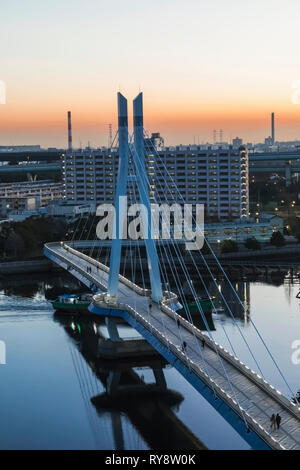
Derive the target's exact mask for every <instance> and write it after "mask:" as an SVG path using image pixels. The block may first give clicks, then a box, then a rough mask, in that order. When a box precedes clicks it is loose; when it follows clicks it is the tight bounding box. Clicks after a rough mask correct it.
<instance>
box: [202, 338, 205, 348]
mask: <svg viewBox="0 0 300 470" xmlns="http://www.w3.org/2000/svg"><path fill="white" fill-rule="evenodd" d="M204 346H205V339H202V348H203V349H204Z"/></svg>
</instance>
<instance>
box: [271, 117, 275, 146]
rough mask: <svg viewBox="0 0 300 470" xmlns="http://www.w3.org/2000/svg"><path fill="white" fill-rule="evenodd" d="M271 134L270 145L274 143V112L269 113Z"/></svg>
mask: <svg viewBox="0 0 300 470" xmlns="http://www.w3.org/2000/svg"><path fill="white" fill-rule="evenodd" d="M271 136H272V145H274V144H275V118H274V113H272V114H271Z"/></svg>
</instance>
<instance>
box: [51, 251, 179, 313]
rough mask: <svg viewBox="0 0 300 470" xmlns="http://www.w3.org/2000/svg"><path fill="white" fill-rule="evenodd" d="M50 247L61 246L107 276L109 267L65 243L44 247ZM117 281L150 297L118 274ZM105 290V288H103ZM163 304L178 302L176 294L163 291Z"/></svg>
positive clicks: (149, 292) (139, 293) (146, 291)
mask: <svg viewBox="0 0 300 470" xmlns="http://www.w3.org/2000/svg"><path fill="white" fill-rule="evenodd" d="M51 245H52V246H61V247H62V248H64V249H65V250H66V251H67V252H69V253H72V254H74V255H76V256H77V257H79V258H81V259H83V260H85V261H87V262H88V263H90V264H93V265H94V266H96V267H98V268H99V269H101V270H102V271H104V272H106V273H107V274H109V267H108V266H106V265H105V264H103V263H101V262H100V261H98V260H95V259H93V258H91V257H90V256H88V255H85V254H84V253H81V251H78V250H75V249H74V248H72V247H70V246H69V245H68V244H66V243H61V242H53V243H48V244H47V245H46V246H47V247H49V246H50V247H51ZM119 280H120V282H122V283H123V284H124V285H126V286H127V287H129V288H130V289H132V290H133V291H134V292H136V293H137V294H138V295H141V296H143V297H150V296H151V290H150V289H144V288H142V287H140V286H138V285H137V284H135V283H134V282H132V281H130V280H129V279H127V278H126V277H124V276H122V275H121V274H119ZM105 288H106V287H105ZM164 297H165V298H164V302H165V304H171V303H174V302H176V301H177V300H178V297H177V295H176V294H174V293H173V292H167V291H164Z"/></svg>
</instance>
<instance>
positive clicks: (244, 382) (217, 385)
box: [45, 244, 300, 450]
mask: <svg viewBox="0 0 300 470" xmlns="http://www.w3.org/2000/svg"><path fill="white" fill-rule="evenodd" d="M53 245H54V244H53ZM48 246H49V247H50V244H49V245H48ZM47 250H48V248H47V246H46V249H45V254H46V255H47V256H48V255H49V253H47ZM49 251H51V256H50V257H51V259H53V260H55V256H57V262H59V264H60V265H61V266H63V267H65V268H67V267H68V266H69V267H70V266H71V267H73V266H76V270H74V271H73V269H72V268H71V269H72V270H71V273H72V274H74V275H76V277H78V278H79V279H81V280H83V279H85V280H88V282H93V283H94V284H95V285H97V286H99V287H100V288H102V290H103V287H105V286H106V285H107V281H108V273H107V272H104V271H102V270H99V269H98V271H97V269H96V267H95V263H96V264H97V262H96V261H95V260H93V259H92V258H88V257H86V256H85V259H82V258H81V256H82V255H81V254H79V256H78V255H77V254H76V252H75V250H72V252H71V250H70V249H69V250H68V251H66V249H65V248H63V247H62V246H60V245H56V246H51V247H50V248H49ZM83 256H84V255H83ZM87 266H89V267H90V268H91V269H92V272H91V273H90V274H87V273H86V268H87ZM88 282H87V283H88ZM95 298H96V299H97V296H95ZM118 301H119V302H120V305H122V306H123V309H124V308H127V309H128V310H129V311H130V313H132V312H133V311H135V312H138V315H139V321H140V322H142V323H144V326H146V327H147V328H148V329H149V330H150V331H151V333H152V334H153V335H154V336H156V337H157V338H158V339H159V340H160V341H164V342H165V344H166V345H168V347H171V348H172V351H173V352H174V354H175V355H176V356H177V357H178V358H179V359H180V360H181V361H182V362H183V363H184V364H187V365H189V367H191V368H192V370H193V372H195V373H196V374H197V375H198V376H199V377H200V378H201V379H203V378H204V381H205V380H206V381H207V383H208V385H209V386H212V387H213V388H214V389H215V391H216V393H217V395H218V396H219V397H221V399H222V400H223V401H225V402H226V401H227V404H228V405H229V406H231V408H233V409H235V411H236V412H237V414H239V415H240V416H241V417H244V419H246V421H247V423H248V424H249V425H250V427H251V428H252V429H254V431H255V432H256V434H258V435H259V436H260V437H261V438H262V439H263V440H264V441H265V442H267V444H268V445H269V446H270V447H272V448H275V449H276V448H277V449H280V448H281V449H283V448H284V449H293V450H296V449H297V450H299V449H300V426H299V424H300V421H299V420H300V415H299V410H298V408H297V407H295V406H294V405H292V404H291V403H290V402H289V401H288V400H287V399H286V398H285V397H283V396H280V395H279V394H278V392H276V391H275V389H274V388H273V387H272V386H270V385H269V384H267V383H266V382H265V381H263V379H261V378H260V377H259V376H257V374H255V373H252V372H251V371H250V370H249V369H248V368H247V367H246V366H245V365H243V364H242V363H241V362H240V361H238V359H236V358H233V356H232V355H230V354H229V353H227V352H225V350H224V349H223V348H222V347H221V346H219V345H217V344H216V343H212V341H211V340H210V339H209V338H208V337H207V336H206V335H203V334H202V333H201V332H200V331H199V330H197V329H196V328H194V327H191V326H190V324H188V322H186V321H185V320H183V319H182V321H181V326H180V328H178V326H177V323H176V321H175V317H177V318H178V317H179V316H178V315H177V314H176V313H175V312H174V313H173V315H171V316H170V315H169V314H166V313H165V312H163V311H162V307H161V305H158V304H156V303H152V311H151V314H150V313H149V300H148V299H147V298H146V297H145V296H142V295H139V294H138V293H136V292H134V291H133V290H132V289H131V288H130V287H129V286H127V285H124V284H123V283H120V288H119V296H118ZM169 310H170V309H169ZM179 318H181V317H179ZM195 332H196V334H195ZM203 338H205V346H204V348H203V345H202V340H203ZM182 341H185V342H186V344H187V347H186V351H185V352H184V353H183V352H182V350H181V346H182ZM215 348H216V349H217V351H218V353H217V352H216V350H215ZM220 357H221V359H220ZM241 364H242V365H241ZM247 369H248V370H249V372H247ZM205 374H207V375H205ZM207 376H209V377H211V379H213V381H212V380H208V379H209V378H208V377H207ZM227 377H228V378H229V380H230V383H229V381H228V378H227ZM272 389H273V390H272ZM293 406H294V408H293ZM272 413H275V414H276V413H279V414H280V415H281V417H282V421H281V426H280V429H279V430H276V431H272V432H271V431H270V417H271V415H272Z"/></svg>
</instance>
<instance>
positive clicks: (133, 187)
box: [131, 181, 183, 349]
mask: <svg viewBox="0 0 300 470" xmlns="http://www.w3.org/2000/svg"><path fill="white" fill-rule="evenodd" d="M131 183H132V188H131V189H132V194H133V195H134V202H135V203H136V202H139V201H138V200H137V191H136V188H135V184H134V183H135V182H134V181H131ZM143 184H144V183H143ZM143 189H145V188H143ZM153 228H154V229H155V228H156V227H153ZM137 248H138V254H139V263H140V270H141V273H142V279H143V286H144V289H145V288H146V286H145V279H144V273H143V266H142V258H141V253H140V246H139V243H137ZM157 249H158V250H159V249H160V247H159V245H158V247H157ZM164 271H165V272H166V267H165V264H164V262H163V269H161V275H162V277H163V280H164V282H165V283H166V282H167V276H166V275H165V273H164ZM147 313H148V321H149V324H150V325H151V321H150V311H149V308H148V309H147ZM162 323H163V330H164V333H165V336H167V335H166V325H165V321H164V316H162ZM180 336H181V335H180ZM182 341H183V340H182V338H181V344H182ZM168 349H169V343H168Z"/></svg>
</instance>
